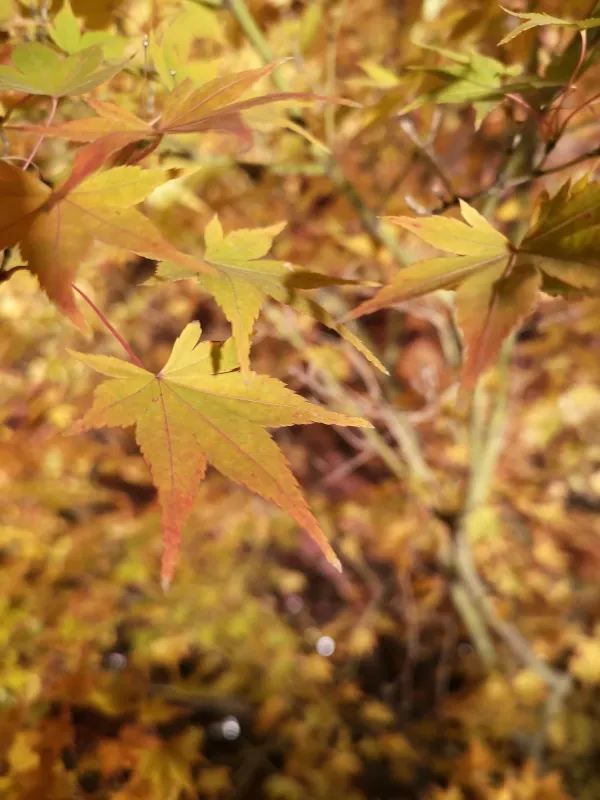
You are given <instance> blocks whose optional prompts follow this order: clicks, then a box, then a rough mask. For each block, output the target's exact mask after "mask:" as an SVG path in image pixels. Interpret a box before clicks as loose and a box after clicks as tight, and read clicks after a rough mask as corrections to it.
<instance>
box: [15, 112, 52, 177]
mask: <svg viewBox="0 0 600 800" xmlns="http://www.w3.org/2000/svg"><path fill="white" fill-rule="evenodd" d="M57 108H58V97H53V98H52V102H51V105H50V111H49V113H48V116H47V118H46V122H45V123H44V124H45V127H46V128H49V127H50V125H52V122H53V120H54V115H55V114H56V109H57ZM45 138H46V134H45V133H41V134H40V136H39V138H38V140H37V142H36V143H35V144H34V146H33V149H32V151H31V153H29V156H28V157H27V161H26V162H25V164H24V165H23V171H25V170H27V169H29V167H30V166H31V162H32V161H33V159H34V158H35V157H36V155H37V151H38V150H39V149H40V147H41V146H42V143H43V141H44V139H45Z"/></svg>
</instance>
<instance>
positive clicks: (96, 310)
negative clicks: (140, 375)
mask: <svg viewBox="0 0 600 800" xmlns="http://www.w3.org/2000/svg"><path fill="white" fill-rule="evenodd" d="M71 286H72V287H73V290H74V291H76V292H77V294H78V295H80V296H81V297H82V298H83V299H84V300H85V302H86V303H87V304H88V306H89V307H90V308H91V309H92V310H93V311H94V313H95V314H96V316H97V317H98V319H99V320H100V322H101V323H102V324H103V325H104V327H105V328H106V329H107V330H108V331H109V332H110V333H111V335H112V336H114V338H115V339H116V340H117V342H118V343H119V344H120V345H121V347H122V348H123V350H125V352H126V353H127V355H128V356H129V360H130V361H131V362H132V363H133V364H135V365H136V366H137V367H141V369H145V367H144V365H143V363H142V361H141V359H140V358H139V357H138V356H137V355H136V354H135V352H134V350H133V349H132V347H131V345H130V344H129V342H128V341H127V340H126V339H125V338H124V337H123V336H121V334H120V333H119V331H118V330H117V329H116V328H115V327H114V325H113V324H112V323H111V322H110V321H109V320H108V319H107V318H106V316H105V315H104V314H103V313H102V311H101V310H100V309H99V308H98V306H97V305H96V304H95V303H94V301H93V300H92V299H91V297H88V295H87V294H86V293H85V292H84V291H83V289H80V288H79V286H76V285H75V284H74V283H73V284H71Z"/></svg>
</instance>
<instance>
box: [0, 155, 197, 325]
mask: <svg viewBox="0 0 600 800" xmlns="http://www.w3.org/2000/svg"><path fill="white" fill-rule="evenodd" d="M95 166H96V164H95V162H94V161H93V160H91V161H84V160H83V159H82V160H80V161H79V162H77V163H76V165H75V167H74V169H73V172H72V173H71V175H70V176H69V178H67V180H66V181H65V183H64V184H63V185H62V186H59V187H58V188H57V189H56V190H54V191H52V190H51V189H50V188H49V187H48V186H47V185H46V184H45V183H42V181H41V180H39V179H38V178H37V177H35V176H34V175H32V174H31V173H28V172H23V171H22V170H19V169H17V168H16V167H15V166H13V165H11V164H7V163H6V162H0V249H1V248H6V247H12V246H14V245H16V244H19V246H20V249H21V254H22V255H23V258H24V259H25V260H26V261H27V266H28V268H29V269H30V270H31V272H33V273H34V274H35V275H36V276H37V278H38V280H39V282H40V285H41V286H42V288H43V289H44V291H45V292H46V294H47V295H48V297H49V298H50V299H51V300H52V301H53V302H54V303H56V305H57V306H58V307H59V308H60V309H61V311H63V312H64V313H65V314H67V315H68V316H69V317H70V318H71V319H72V320H73V321H74V322H75V323H76V324H79V325H81V324H82V317H81V315H80V313H79V311H78V309H77V307H76V305H75V298H74V295H73V290H72V282H73V279H74V276H75V273H76V271H77V268H78V266H79V264H80V263H81V261H82V260H83V259H84V258H85V256H86V254H87V253H88V250H89V249H90V246H91V244H92V242H94V241H99V242H103V243H105V244H108V245H113V246H115V247H118V248H122V249H124V250H131V251H132V252H134V253H137V254H138V255H141V256H145V257H147V258H152V259H157V260H164V259H172V260H173V261H175V262H176V263H180V264H182V265H184V266H190V265H193V266H194V268H195V269H200V270H202V269H203V268H205V269H206V270H207V271H210V267H208V266H206V267H203V264H202V262H198V260H197V259H192V258H191V257H190V256H186V255H185V254H184V253H181V252H179V251H178V250H177V248H175V247H173V245H171V244H170V243H169V242H168V241H167V240H166V239H165V238H164V237H163V236H162V234H161V233H160V232H159V230H158V229H157V228H156V227H155V226H154V225H153V224H152V222H150V220H149V219H148V218H147V217H145V216H144V215H143V214H141V213H140V212H139V211H137V210H136V209H135V208H132V206H134V205H136V204H137V203H140V202H141V201H142V200H143V199H144V198H145V197H146V196H147V195H148V194H149V193H150V192H151V191H152V190H153V189H154V188H156V187H157V186H159V185H160V184H161V183H163V182H164V180H165V177H164V173H163V172H162V170H144V169H142V168H141V167H115V168H114V169H111V170H107V171H106V172H99V173H96V174H93V175H89V173H90V172H91V170H92V169H94V168H95Z"/></svg>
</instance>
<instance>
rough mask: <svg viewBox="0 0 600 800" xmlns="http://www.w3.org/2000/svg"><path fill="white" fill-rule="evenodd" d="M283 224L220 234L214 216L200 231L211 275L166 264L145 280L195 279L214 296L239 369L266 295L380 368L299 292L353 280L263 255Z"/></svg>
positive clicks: (343, 329)
mask: <svg viewBox="0 0 600 800" xmlns="http://www.w3.org/2000/svg"><path fill="white" fill-rule="evenodd" d="M284 227H285V223H279V224H277V225H271V226H269V227H267V228H242V229H239V230H235V231H231V232H230V233H228V234H226V235H225V234H224V233H223V228H222V226H221V223H220V222H219V219H218V217H216V216H215V217H214V218H213V219H212V221H211V222H210V223H209V224H208V225H207V226H206V230H205V233H204V239H205V245H206V249H205V252H204V260H205V262H207V263H208V264H209V265H211V266H212V267H214V270H215V271H214V274H212V275H199V274H198V273H197V272H195V271H192V270H188V269H186V268H185V267H184V268H182V267H180V266H179V265H176V264H175V265H174V264H172V263H168V262H166V263H163V264H159V265H158V268H157V272H156V277H155V278H154V279H151V281H150V282H151V283H152V282H155V281H156V280H158V281H162V280H181V279H183V278H194V279H196V280H197V281H198V282H199V283H200V285H201V286H202V288H203V289H205V290H206V291H207V292H209V293H210V294H211V295H212V296H213V297H214V298H215V300H216V301H217V303H218V304H219V305H220V306H221V308H222V309H223V312H224V313H225V316H226V317H227V319H228V320H229V322H230V323H231V327H232V333H233V336H234V338H235V340H236V343H237V349H238V357H239V360H240V365H241V368H242V371H243V372H246V371H247V370H248V369H249V368H250V367H249V364H250V362H249V354H250V338H251V335H252V329H253V327H254V323H255V321H256V319H257V317H258V314H259V312H260V309H261V307H262V305H263V303H264V301H265V299H266V298H267V297H271V298H273V299H274V300H277V301H278V302H280V303H285V304H286V305H289V306H291V307H292V308H295V309H296V310H297V311H299V312H300V313H303V314H308V315H309V316H311V317H313V319H316V320H317V321H318V322H320V323H322V324H323V325H326V326H327V327H329V328H331V329H332V330H334V331H336V333H338V334H339V335H340V336H342V337H343V338H344V339H346V340H347V341H349V342H350V343H351V344H352V345H353V346H354V347H356V348H357V349H358V350H359V351H360V352H361V353H362V354H363V355H364V356H365V358H367V359H368V360H369V361H370V362H371V363H372V364H374V365H375V366H376V367H377V368H378V369H380V370H382V371H385V368H384V367H383V365H382V364H381V362H380V361H379V360H378V359H377V358H376V357H375V356H374V355H373V353H371V351H370V350H369V349H368V348H367V347H365V345H364V344H363V343H362V342H361V341H360V340H359V339H358V338H357V337H356V336H355V335H354V334H353V333H352V332H351V331H350V330H349V329H348V328H347V327H346V326H345V325H340V324H339V323H338V322H336V321H335V320H334V319H333V317H332V316H331V314H329V312H328V311H326V309H324V308H323V307H322V306H320V305H319V304H318V303H316V302H315V301H314V300H312V299H311V298H309V297H307V296H306V294H305V293H304V292H305V291H306V290H309V289H317V288H321V287H324V286H334V285H341V284H355V283H356V281H349V280H343V279H341V278H332V277H330V276H328V275H322V274H319V273H317V272H309V271H307V270H303V269H300V268H298V267H295V266H294V265H293V264H290V263H289V262H287V261H279V260H276V259H272V258H265V257H264V256H266V255H267V253H268V252H269V250H270V249H271V246H272V244H273V240H274V238H275V237H276V236H277V234H279V233H280V232H281V231H282V230H283V228H284Z"/></svg>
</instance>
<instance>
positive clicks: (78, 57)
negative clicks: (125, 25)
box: [0, 42, 125, 97]
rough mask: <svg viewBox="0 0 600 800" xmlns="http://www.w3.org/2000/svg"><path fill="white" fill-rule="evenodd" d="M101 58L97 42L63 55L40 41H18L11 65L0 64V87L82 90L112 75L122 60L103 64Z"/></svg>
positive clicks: (51, 92) (55, 92) (54, 93)
mask: <svg viewBox="0 0 600 800" xmlns="http://www.w3.org/2000/svg"><path fill="white" fill-rule="evenodd" d="M102 59H103V53H102V47H100V46H99V45H94V46H92V47H87V48H86V49H85V50H81V51H79V52H77V53H74V54H72V55H69V56H66V57H63V56H61V55H60V54H59V53H57V52H56V51H55V50H53V49H52V48H51V47H48V46H47V45H44V44H41V43H40V42H26V43H24V44H18V45H16V47H14V49H13V51H12V65H9V66H7V65H4V64H3V65H0V91H6V90H8V89H12V90H14V91H19V92H26V93H27V94H38V95H47V96H48V97H66V96H67V95H78V94H84V93H85V92H89V91H91V90H92V89H94V88H95V87H96V86H99V85H100V84H101V83H104V82H105V81H107V80H108V79H109V78H112V77H113V75H116V73H117V72H119V71H120V70H121V69H122V68H123V65H124V63H125V62H120V63H118V64H103V63H102Z"/></svg>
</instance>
